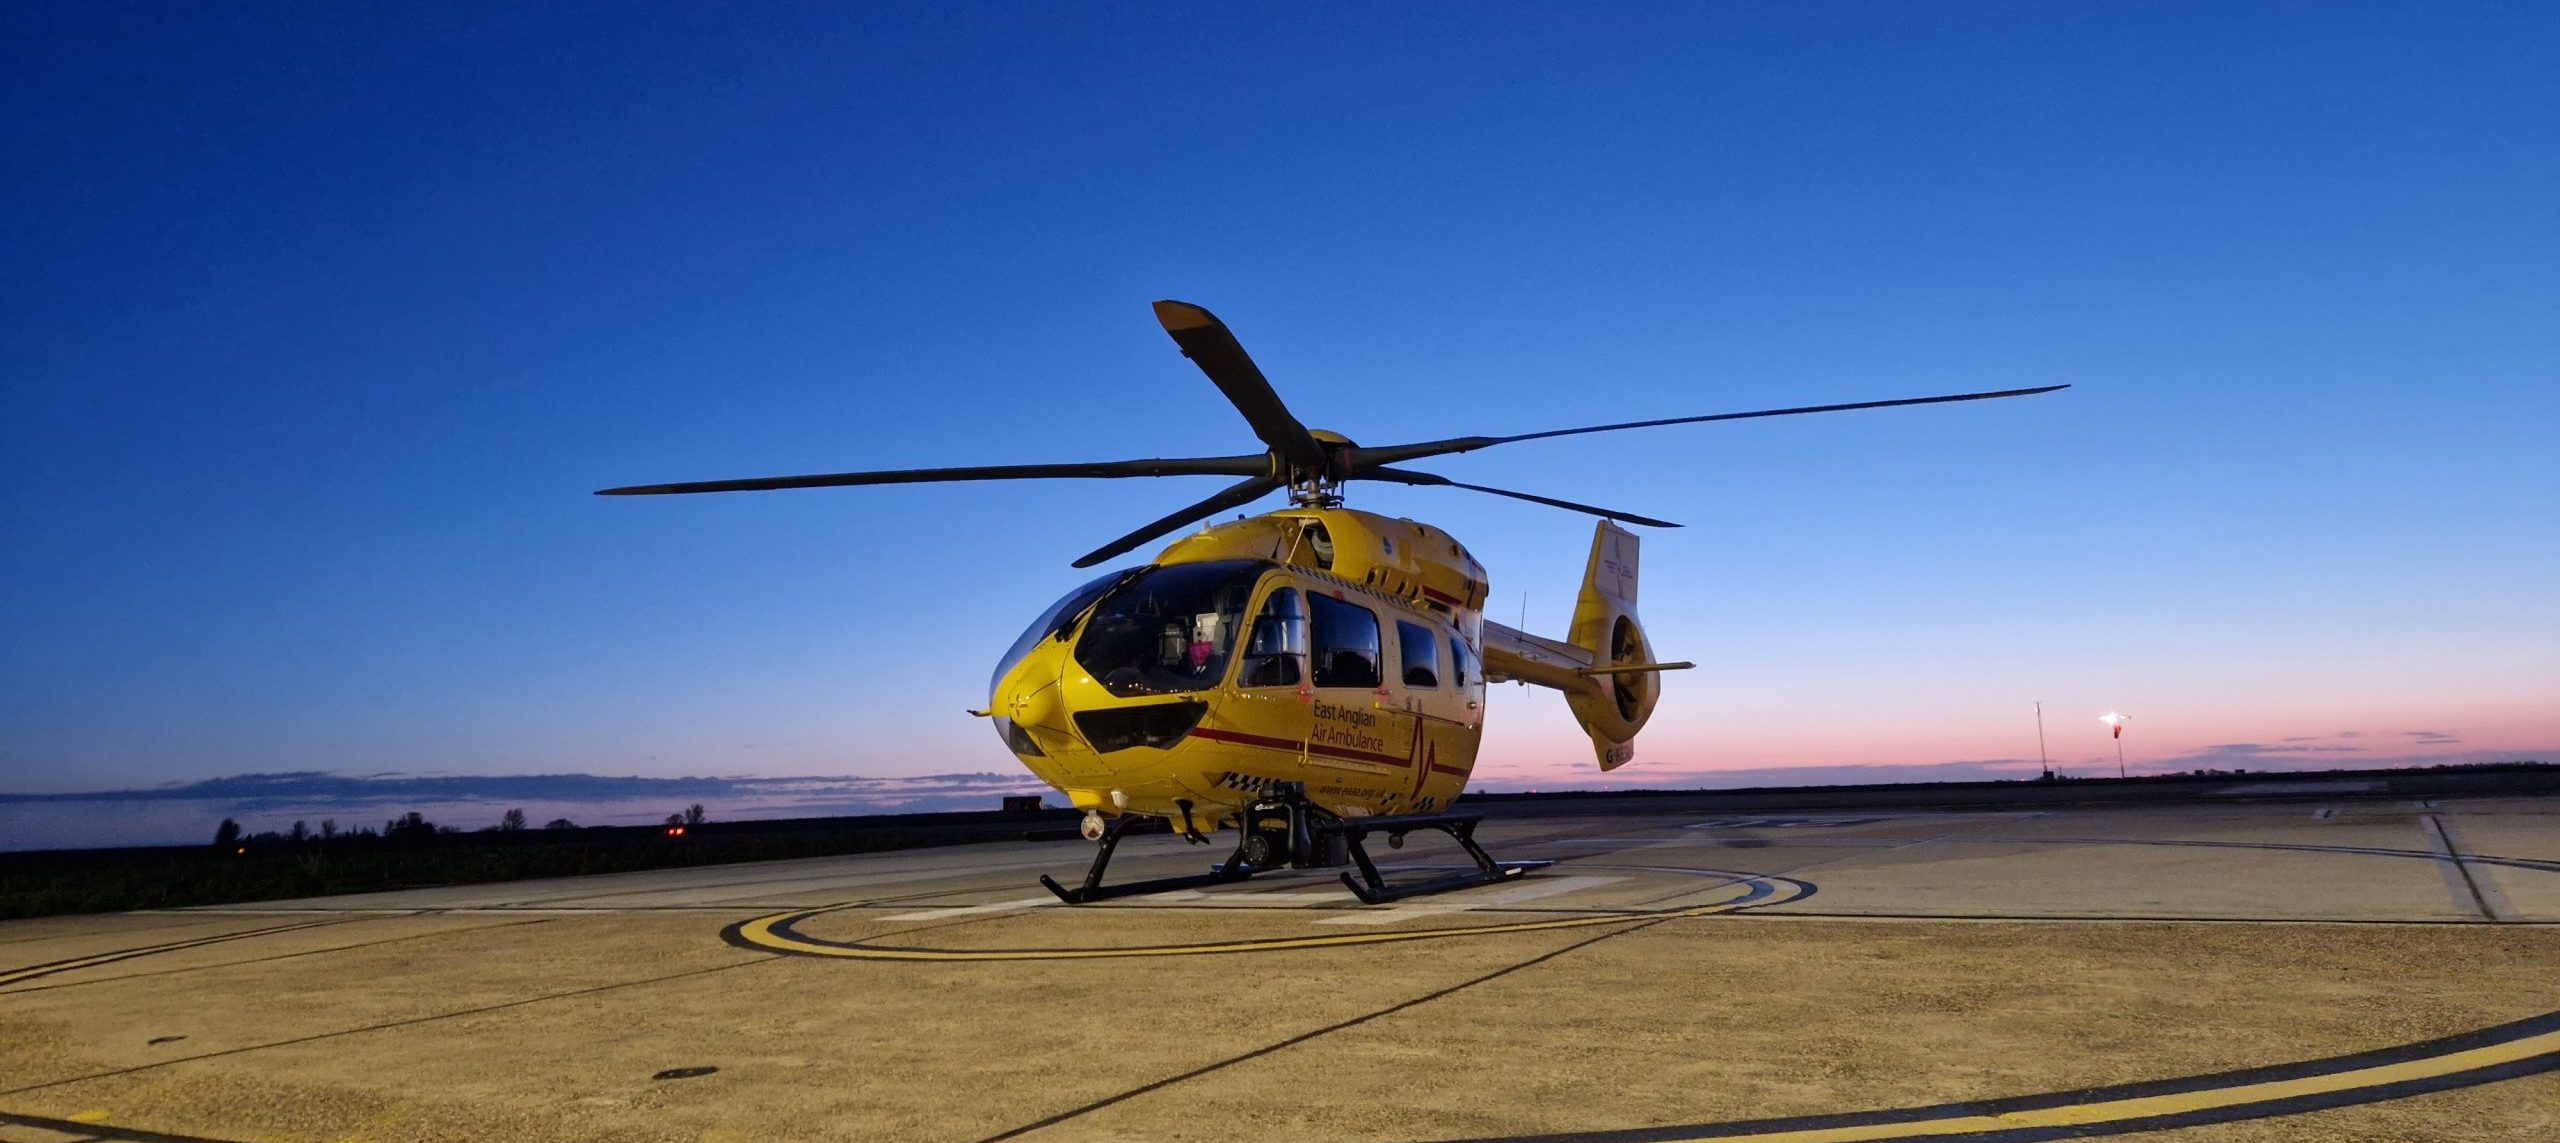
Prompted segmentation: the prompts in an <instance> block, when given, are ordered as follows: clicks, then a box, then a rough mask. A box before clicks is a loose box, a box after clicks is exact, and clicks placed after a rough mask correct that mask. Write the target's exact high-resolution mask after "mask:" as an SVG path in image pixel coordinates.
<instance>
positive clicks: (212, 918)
mask: <svg viewBox="0 0 2560 1143" xmlns="http://www.w3.org/2000/svg"><path fill="white" fill-rule="evenodd" d="M156 915H163V911H162V910H156V909H151V910H135V911H132V912H125V913H56V914H54V915H52V916H48V917H21V918H18V919H19V920H26V921H77V920H82V919H86V918H91V917H147V916H156ZM171 915H175V914H171ZM238 915H239V914H236V913H223V912H205V913H195V914H190V915H188V916H191V918H192V919H182V920H172V921H170V922H169V923H167V924H163V925H135V926H133V927H131V928H127V929H117V930H115V932H114V933H113V934H112V935H114V936H119V937H126V936H132V935H134V934H136V933H156V932H161V931H163V930H167V929H183V928H187V927H188V926H190V925H209V924H214V923H217V922H220V921H223V920H226V919H229V918H231V917H235V916H238ZM93 935H99V934H95V933H89V932H76V931H75V932H60V933H33V934H30V935H27V936H23V937H0V945H23V944H28V943H30V942H34V941H59V940H66V939H69V938H72V937H86V936H93Z"/></svg>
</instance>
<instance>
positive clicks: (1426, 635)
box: [1396, 619, 1440, 687]
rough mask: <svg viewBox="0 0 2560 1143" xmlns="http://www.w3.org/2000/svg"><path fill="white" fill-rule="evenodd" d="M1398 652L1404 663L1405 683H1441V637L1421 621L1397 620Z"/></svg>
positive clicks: (1418, 684) (1419, 684)
mask: <svg viewBox="0 0 2560 1143" xmlns="http://www.w3.org/2000/svg"><path fill="white" fill-rule="evenodd" d="M1396 653H1397V654H1398V655H1400V656H1402V658H1401V659H1400V660H1399V661H1400V662H1401V663H1402V664H1403V665H1404V685H1406V686H1408V687H1437V686H1439V685H1440V638H1439V636H1437V635H1434V634H1432V633H1431V629H1430V628H1428V627H1425V626H1423V625H1421V624H1419V623H1407V622H1405V621H1404V620H1401V619H1399V620H1396Z"/></svg>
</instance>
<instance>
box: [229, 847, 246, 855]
mask: <svg viewBox="0 0 2560 1143" xmlns="http://www.w3.org/2000/svg"><path fill="white" fill-rule="evenodd" d="M231 852H232V853H234V854H236V855H238V856H241V857H247V856H248V855H249V847H248V846H245V845H244V846H241V847H240V848H238V849H235V850H232V851H231Z"/></svg>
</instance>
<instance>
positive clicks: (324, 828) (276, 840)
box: [213, 802, 711, 850]
mask: <svg viewBox="0 0 2560 1143" xmlns="http://www.w3.org/2000/svg"><path fill="white" fill-rule="evenodd" d="M710 816H711V815H710V814H709V813H708V812H706V811H704V810H703V808H702V803H700V802H695V803H694V804H692V805H690V806H687V807H685V809H684V811H683V812H681V813H673V814H668V815H667V824H668V825H670V826H698V825H701V824H702V823H703V822H705V821H707V820H709V819H710ZM525 821H526V819H525V816H524V811H523V810H521V809H511V810H508V811H507V812H506V813H504V814H500V815H499V816H498V824H496V825H492V826H482V827H480V831H479V832H481V833H518V832H521V831H523V830H524V828H525ZM542 828H544V829H546V830H561V829H576V828H578V823H576V822H573V821H570V820H569V819H567V818H553V819H551V820H550V821H548V822H545V823H543V826H542ZM461 832H463V831H462V829H461V827H459V826H440V825H437V824H435V823H434V822H431V821H428V820H427V818H426V815H424V814H421V813H419V812H418V811H416V810H411V811H409V812H408V813H406V814H403V815H401V816H399V817H396V818H391V819H389V820H387V821H385V822H383V823H382V828H381V829H380V830H375V829H374V828H373V827H371V826H357V827H356V828H354V829H351V830H340V829H339V828H338V819H336V818H323V819H321V822H320V828H319V829H318V830H317V831H314V830H313V829H312V828H311V825H310V823H309V822H304V821H297V822H295V823H293V828H291V829H288V830H284V831H281V832H279V831H277V830H265V831H262V832H259V833H242V832H241V830H240V823H239V822H237V821H235V820H233V819H231V818H224V819H222V824H221V825H219V826H216V827H214V831H213V847H214V848H215V849H222V850H238V849H241V848H242V847H244V846H247V845H257V846H262V847H263V846H273V845H277V844H286V843H292V844H310V843H314V842H334V841H338V840H340V839H345V840H347V841H351V842H362V841H393V842H402V843H408V844H417V843H421V842H428V841H433V840H435V839H436V838H438V837H442V836H447V835H452V834H459V833H461Z"/></svg>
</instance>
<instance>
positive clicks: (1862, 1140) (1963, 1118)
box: [1663, 1031, 2560, 1143]
mask: <svg viewBox="0 0 2560 1143" xmlns="http://www.w3.org/2000/svg"><path fill="white" fill-rule="evenodd" d="M2553 1053H2560V1031H2552V1032H2545V1033H2542V1034H2541V1035H2538V1036H2526V1037H2522V1038H2520V1039H2515V1040H2509V1041H2506V1042H2504V1043H2499V1044H2489V1045H2485V1046H2482V1047H2478V1048H2469V1049H2464V1050H2462V1051H2455V1052H2447V1053H2445V1054H2443V1055H2440V1056H2425V1057H2421V1058H2419V1059H2414V1060H2403V1061H2400V1062H2398V1063H2391V1064H2377V1065H2375V1066H2372V1067H2366V1068H2352V1069H2349V1070H2347V1071H2340V1072H2330V1073H2328V1074H2325V1075H2316V1076H2305V1077H2302V1078H2300V1079H2289V1080H2268V1081H2266V1082H2263V1083H2247V1084H2236V1085H2233V1086H2230V1087H2213V1088H2205V1089H2203V1090H2200V1091H2189V1092H2178V1093H2174V1094H2170V1095H2147V1096H2133V1097H2127V1098H2123V1099H2108V1100H2098V1101H2094V1102H2089V1103H2071V1104H2064V1105H2062V1106H2060V1107H2048V1108H2039V1109H2036V1110H2032V1111H2012V1112H2003V1113H2000V1114H1994V1115H1951V1116H1949V1117H1947V1118H1945V1119H1928V1120H1917V1121H1912V1120H1905V1121H1902V1122H1898V1123H1862V1124H1857V1125H1855V1126H1849V1127H1814V1128H1803V1129H1797V1130H1784V1129H1781V1130H1771V1131H1763V1132H1753V1133H1748V1134H1735V1133H1733V1132H1732V1131H1731V1129H1730V1128H1716V1129H1712V1130H1710V1131H1709V1133H1708V1134H1703V1135H1696V1136H1690V1137H1689V1138H1692V1139H1701V1140H1704V1139H1713V1140H1735V1139H1747V1140H1752V1141H1753V1143H1878V1141H1882V1140H1891V1139H1925V1138H1930V1137H1943V1136H1959V1135H1981V1134H1988V1133H1991V1132H1996V1131H2020V1130H2025V1129H2028V1128H2036V1127H2086V1126H2091V1125H2095V1124H2105V1123H2123V1122H2127V1121H2131V1120H2142V1119H2156V1118H2159V1117H2162V1116H2169V1115H2184V1114H2190V1113H2194V1112H2200V1111H2215V1110H2220V1109H2223V1108H2230V1107H2242V1106H2246V1105H2249V1104H2255V1103H2276V1102H2280V1101H2283V1100H2290V1099H2301V1098H2304V1097H2307V1096H2316V1095H2329V1094H2334V1093H2337V1092H2347V1091H2355V1090H2358V1089H2362V1088H2375V1087H2387V1086H2389V1085H2392V1084H2398V1083H2407V1082H2409V1081H2412V1080H2425V1079H2435V1078H2438V1077H2442V1076H2448V1075H2453V1074H2455V1073H2457V1072H2467V1071H2471V1070H2474V1069H2477V1068H2486V1067H2493V1066H2495V1065H2498V1064H2509V1063H2514V1062H2516V1061H2519V1060H2529V1059H2534V1058H2536V1057H2540V1056H2547V1055H2551V1054H2553ZM1663 1138H1665V1139H1666V1140H1668V1139H1673V1138H1676V1137H1674V1136H1667V1135H1666V1136H1664V1137H1663Z"/></svg>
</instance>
